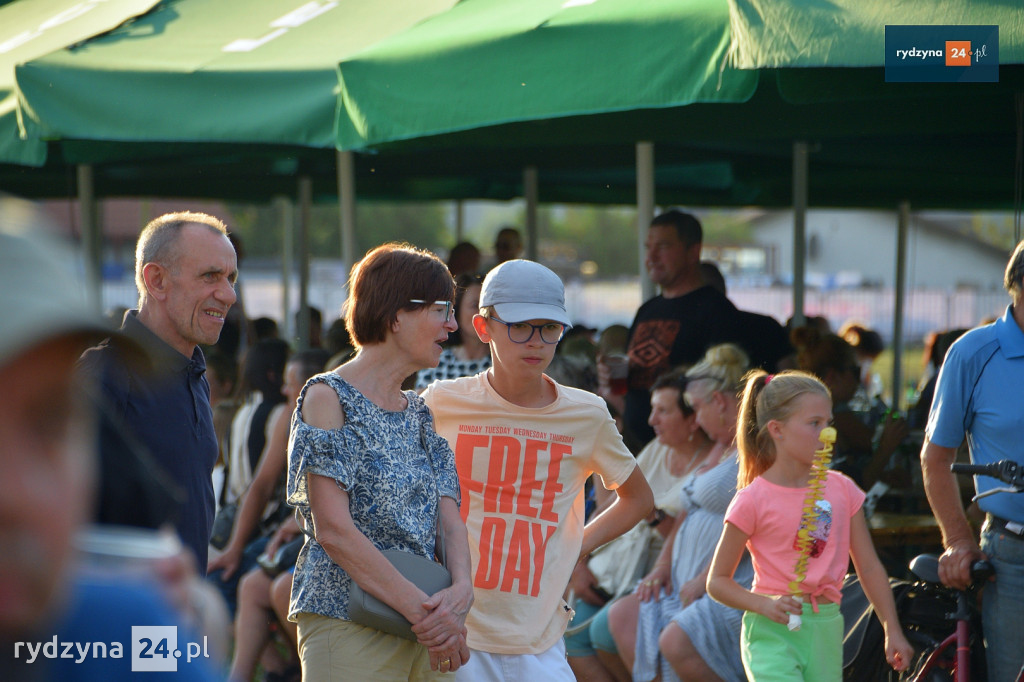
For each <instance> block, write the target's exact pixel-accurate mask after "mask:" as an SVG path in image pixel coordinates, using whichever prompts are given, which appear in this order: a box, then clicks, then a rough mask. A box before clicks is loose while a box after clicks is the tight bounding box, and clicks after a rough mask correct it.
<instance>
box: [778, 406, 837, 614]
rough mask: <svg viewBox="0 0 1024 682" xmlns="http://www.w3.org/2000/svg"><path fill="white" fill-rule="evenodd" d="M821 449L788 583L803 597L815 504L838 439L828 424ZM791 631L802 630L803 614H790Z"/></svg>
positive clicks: (813, 469) (823, 485)
mask: <svg viewBox="0 0 1024 682" xmlns="http://www.w3.org/2000/svg"><path fill="white" fill-rule="evenodd" d="M818 439H819V440H820V441H821V444H822V448H821V449H820V450H815V452H814V462H813V464H812V466H811V480H810V483H809V485H808V490H807V497H806V498H805V499H804V508H803V518H802V520H801V523H800V530H799V531H798V532H797V538H796V549H797V552H798V555H797V560H796V566H795V567H794V568H793V574H794V579H793V580H792V581H791V582H790V583H789V593H790V594H791V595H793V596H794V597H796V598H797V599H800V598H801V597H803V592H802V591H801V589H800V584H801V583H803V581H804V578H805V577H806V576H807V561H808V559H809V558H810V556H811V544H812V543H813V539H812V538H811V533H812V532H814V530H815V526H814V523H815V521H816V520H817V513H816V507H817V505H818V502H819V501H821V498H822V497H824V495H825V477H826V476H827V475H828V467H829V464H830V463H831V462H832V446H833V444H834V443H835V442H836V430H835V429H834V428H832V427H831V426H826V427H825V428H824V429H822V430H821V433H820V434H819V435H818ZM788 627H789V629H790V630H799V629H800V614H798V613H791V614H789V625H788Z"/></svg>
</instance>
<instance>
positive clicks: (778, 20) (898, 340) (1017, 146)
mask: <svg viewBox="0 0 1024 682" xmlns="http://www.w3.org/2000/svg"><path fill="white" fill-rule="evenodd" d="M729 4H730V16H731V22H732V28H733V41H732V46H731V48H730V62H731V63H732V64H734V65H736V66H738V67H740V68H743V69H751V70H763V69H774V71H773V72H772V76H773V77H774V80H775V86H776V87H777V89H778V92H779V93H780V95H781V97H782V98H783V99H784V100H785V101H786V102H788V103H791V104H792V106H794V107H812V108H814V107H818V106H822V105H823V104H831V103H836V102H838V103H848V102H851V101H866V102H869V103H871V104H872V105H873V106H874V107H876V108H877V109H878V110H879V111H880V112H884V113H882V116H885V119H884V120H885V121H886V123H887V124H888V125H891V126H893V128H894V129H897V130H899V134H898V136H892V141H893V142H895V143H897V144H898V145H899V146H897V147H896V149H897V150H899V151H901V152H903V153H904V154H906V155H907V156H908V157H910V158H913V159H914V165H913V166H910V167H908V168H907V169H906V170H905V171H904V172H905V173H913V174H914V176H915V177H918V178H922V179H927V181H929V182H933V183H935V184H936V185H937V186H938V185H939V183H940V182H941V183H943V184H942V189H944V190H945V191H948V192H949V195H950V196H951V197H952V196H958V195H960V196H962V195H963V194H965V192H966V186H967V185H969V184H972V183H977V182H978V180H979V179H980V180H982V181H983V182H985V183H986V184H988V185H990V187H991V188H992V190H993V191H994V192H997V193H998V195H999V196H1002V197H1003V201H1002V203H1003V205H1006V204H1008V203H1009V200H1010V199H1011V198H1012V199H1013V200H1014V210H1015V212H1016V213H1017V234H1016V239H1017V240H1019V239H1020V227H1019V225H1020V223H1019V220H1020V210H1021V206H1020V199H1021V191H1022V189H1024V187H1022V185H1021V183H1022V182H1024V180H1022V166H1024V149H1022V144H1024V71H1022V69H1021V67H1020V65H1021V64H1024V11H1022V10H1021V8H1020V7H1013V6H1010V5H1007V4H1006V3H1003V2H998V1H997V0H981V1H971V0H950V1H948V2H945V3H943V5H942V6H941V8H936V7H935V6H933V5H929V4H924V3H908V2H901V3H896V4H882V3H878V4H877V5H876V4H874V3H871V2H863V1H857V0H833V1H832V2H831V3H830V4H828V5H822V4H819V3H813V2H808V1H806V0H779V1H777V2H772V3H763V2H759V1H758V0H729ZM937 9H938V11H937ZM890 25H892V26H946V27H949V26H953V27H957V26H992V25H995V26H997V27H998V45H991V46H988V45H986V46H981V45H973V46H972V47H973V48H974V49H979V50H984V49H985V48H986V47H988V48H990V49H993V53H995V52H996V51H998V57H999V60H998V62H999V65H1000V67H999V68H1000V73H999V82H998V83H974V82H951V83H904V82H886V80H885V78H884V67H885V64H886V49H887V47H888V48H889V49H895V48H892V47H891V46H887V45H886V27H887V26H890ZM942 30H943V32H944V33H948V34H949V36H950V39H954V38H953V36H955V35H956V32H957V31H956V29H953V30H952V31H950V30H948V29H945V28H944V29H942ZM936 46H938V47H945V46H944V45H941V44H940V45H929V46H928V47H936ZM922 47H925V46H923V45H922ZM972 56H973V55H972ZM1011 65H1012V66H1011ZM969 69H970V67H967V69H966V70H969ZM894 80H895V79H894ZM894 103H895V104H894ZM897 106H899V107H900V109H896V107H897ZM894 109H896V110H895V111H894ZM907 126H910V127H911V128H912V129H911V130H909V131H908V130H901V129H902V128H904V127H907ZM829 142H831V141H829ZM912 194H913V193H912V192H911V191H909V190H907V194H906V195H905V196H904V201H903V203H902V204H901V211H900V218H901V219H900V221H899V226H898V231H897V258H896V305H895V310H894V321H893V348H894V349H895V358H894V363H893V386H900V385H902V383H901V379H902V377H901V369H902V362H901V354H902V338H903V329H902V319H903V299H904V287H905V281H906V277H905V272H904V271H905V267H906V258H905V249H906V238H907V235H906V233H907V226H908V222H909V220H908V214H909V205H910V204H909V200H910V199H911V196H912ZM802 227H803V224H802V221H800V220H798V221H797V225H796V229H795V230H794V242H795V245H796V246H798V248H797V249H796V253H797V254H799V255H800V256H802V255H803V237H804V235H803V230H802ZM802 268H803V259H802V257H801V258H800V259H799V261H798V271H797V272H794V281H797V280H798V277H799V279H800V280H801V281H802V275H803V270H802ZM795 295H796V294H795ZM898 399H899V398H897V400H898Z"/></svg>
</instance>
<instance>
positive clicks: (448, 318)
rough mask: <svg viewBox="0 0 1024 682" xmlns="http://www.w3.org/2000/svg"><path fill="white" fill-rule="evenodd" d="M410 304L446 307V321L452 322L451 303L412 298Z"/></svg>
mask: <svg viewBox="0 0 1024 682" xmlns="http://www.w3.org/2000/svg"><path fill="white" fill-rule="evenodd" d="M409 303H423V304H425V305H439V306H444V321H445V322H451V321H452V302H451V301H424V300H423V299H421V298H410V299H409Z"/></svg>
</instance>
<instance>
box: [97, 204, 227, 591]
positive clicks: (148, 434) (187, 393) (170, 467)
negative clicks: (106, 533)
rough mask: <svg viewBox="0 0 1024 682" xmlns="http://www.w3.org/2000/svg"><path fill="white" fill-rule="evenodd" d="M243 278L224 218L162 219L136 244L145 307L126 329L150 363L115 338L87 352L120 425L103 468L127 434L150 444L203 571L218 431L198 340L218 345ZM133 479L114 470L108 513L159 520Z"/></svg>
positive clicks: (104, 448) (104, 508) (107, 435)
mask: <svg viewBox="0 0 1024 682" xmlns="http://www.w3.org/2000/svg"><path fill="white" fill-rule="evenodd" d="M237 276H238V266H237V261H236V258H235V249H234V247H233V246H232V245H231V242H230V241H229V240H228V236H227V229H226V228H225V226H224V223H222V222H221V221H220V220H218V219H217V218H214V217H213V216H209V215H206V214H203V213H191V212H182V213H171V214H167V215H164V216H161V217H159V218H157V219H155V220H153V221H152V222H151V223H149V224H148V225H147V226H146V227H145V228H144V229H143V230H142V234H140V235H139V241H138V244H137V246H136V251H135V283H136V286H137V287H138V290H139V309H138V310H129V311H128V312H127V313H126V314H125V317H124V323H123V325H122V327H121V333H122V334H123V335H124V336H127V337H128V338H130V339H132V340H134V341H135V342H137V343H138V344H139V345H140V346H142V347H143V348H145V349H146V351H147V352H148V355H149V359H150V363H149V365H150V366H149V367H148V368H140V367H139V365H138V363H129V362H126V361H125V358H124V357H123V353H122V351H121V350H120V348H119V346H117V345H112V344H110V343H103V344H101V345H99V346H97V347H95V348H92V349H90V350H88V351H86V353H85V354H84V355H83V356H82V365H83V367H84V368H86V369H87V370H90V371H93V372H95V373H96V375H97V376H99V377H100V381H101V386H102V390H103V395H104V398H105V399H106V401H107V403H108V408H109V413H110V415H111V421H112V422H113V423H114V424H115V425H116V426H117V428H116V429H115V428H105V429H103V430H102V431H101V436H100V438H101V444H100V449H101V457H102V458H103V459H104V460H105V461H104V463H103V468H104V473H105V474H106V473H107V472H117V470H118V467H117V461H116V460H118V459H121V458H122V456H121V455H123V453H124V452H125V447H124V444H123V441H124V440H127V441H128V442H132V441H134V442H137V443H139V444H141V445H142V446H143V448H144V449H145V450H146V451H147V452H148V455H149V456H151V457H152V459H153V460H154V461H155V463H156V465H157V466H158V467H159V469H160V470H161V471H160V474H162V475H163V476H164V478H165V479H166V480H167V481H168V482H169V483H170V484H171V487H173V488H174V489H175V492H176V493H177V494H178V497H179V500H180V504H179V505H178V509H177V513H176V514H175V518H174V522H175V527H176V528H177V530H178V533H179V534H180V535H181V539H182V542H183V543H184V544H185V546H186V547H188V548H189V549H191V550H192V552H193V553H194V554H195V555H196V559H197V561H198V566H199V571H200V573H203V574H205V572H206V563H207V552H208V545H209V541H210V531H211V528H212V526H213V515H214V510H215V500H214V492H213V483H212V480H211V473H212V471H213V465H214V463H215V462H216V459H217V438H216V435H215V433H214V430H213V412H212V410H211V408H210V386H209V384H208V383H207V381H206V377H205V375H204V373H205V371H206V360H205V358H204V356H203V351H202V350H201V349H200V348H199V344H204V345H210V344H213V343H216V341H217V339H218V337H219V336H220V332H221V329H222V328H223V326H224V318H225V316H226V315H227V312H228V309H229V308H230V307H231V305H232V304H233V303H234V302H235V291H234V282H235V279H236V278H237ZM118 430H121V431H123V432H127V434H125V433H117V431H118ZM118 441H121V442H118ZM143 456H145V455H143ZM134 487H135V486H133V485H132V483H130V482H128V483H122V484H111V478H110V477H107V476H105V477H104V486H103V490H102V493H101V496H100V497H101V500H100V514H99V516H100V519H99V520H100V521H101V522H103V523H120V524H126V525H143V526H145V525H150V524H151V520H150V519H146V518H143V516H144V515H143V512H142V510H141V509H140V508H139V504H138V502H137V501H136V500H135V499H134V498H132V497H131V495H132V490H133V488H134Z"/></svg>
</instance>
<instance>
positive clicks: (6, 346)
mask: <svg viewBox="0 0 1024 682" xmlns="http://www.w3.org/2000/svg"><path fill="white" fill-rule="evenodd" d="M44 223H45V221H43V220H42V219H41V218H40V216H39V214H38V212H37V211H36V209H35V208H34V207H33V206H32V205H31V204H29V203H28V202H26V201H22V200H20V199H13V198H11V197H5V196H0V364H4V363H6V362H9V361H10V360H11V359H12V358H14V357H16V356H18V355H19V354H21V353H22V352H24V351H26V350H28V349H29V348H30V347H32V346H33V345H35V344H37V343H41V342H43V341H47V340H49V339H52V338H56V337H59V336H65V335H68V334H76V333H84V334H94V335H95V336H96V338H103V337H104V336H109V335H110V333H111V330H110V328H109V327H108V326H107V325H106V324H105V323H104V322H103V320H102V318H101V317H100V315H99V314H98V312H97V311H96V307H95V306H94V305H93V304H92V302H91V301H90V300H89V298H88V295H87V293H86V291H85V289H86V287H85V286H84V283H83V282H82V281H81V279H80V278H78V277H76V276H75V274H76V273H77V272H78V271H79V269H80V268H79V266H78V264H77V263H76V260H75V258H74V256H73V253H72V252H71V250H70V249H69V248H68V247H67V245H66V244H64V243H63V242H61V241H59V240H58V239H56V238H55V237H52V236H49V235H47V234H45V232H46V225H45V224H44Z"/></svg>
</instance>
